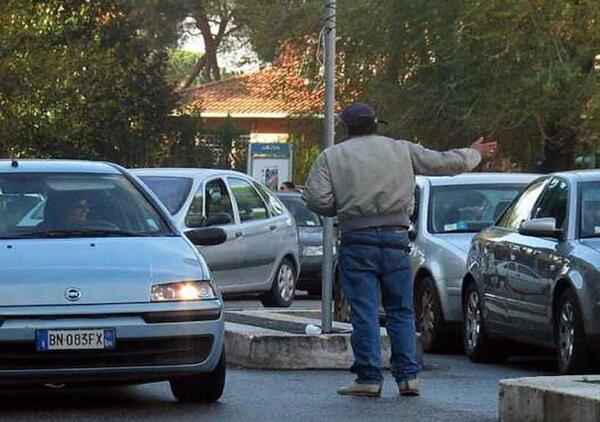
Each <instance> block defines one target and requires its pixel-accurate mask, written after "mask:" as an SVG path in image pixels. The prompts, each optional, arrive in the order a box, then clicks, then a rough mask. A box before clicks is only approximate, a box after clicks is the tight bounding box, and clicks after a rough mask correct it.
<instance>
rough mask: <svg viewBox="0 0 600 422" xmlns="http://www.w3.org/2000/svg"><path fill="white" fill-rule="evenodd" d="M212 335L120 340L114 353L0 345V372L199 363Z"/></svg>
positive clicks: (211, 339)
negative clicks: (46, 349)
mask: <svg viewBox="0 0 600 422" xmlns="http://www.w3.org/2000/svg"><path fill="white" fill-rule="evenodd" d="M212 344H213V336H193V337H185V338H181V339H178V338H173V337H166V338H157V339H135V340H131V339H127V340H119V339H118V338H117V344H116V347H115V349H114V350H77V351H72V350H69V351H63V350H61V351H49V352H38V351H37V350H36V347H35V342H34V341H31V342H6V343H2V344H0V370H10V369H62V368H103V367H120V366H121V367H122V366H158V365H183V364H194V363H200V362H203V361H204V360H206V358H208V355H209V353H210V350H211V348H212Z"/></svg>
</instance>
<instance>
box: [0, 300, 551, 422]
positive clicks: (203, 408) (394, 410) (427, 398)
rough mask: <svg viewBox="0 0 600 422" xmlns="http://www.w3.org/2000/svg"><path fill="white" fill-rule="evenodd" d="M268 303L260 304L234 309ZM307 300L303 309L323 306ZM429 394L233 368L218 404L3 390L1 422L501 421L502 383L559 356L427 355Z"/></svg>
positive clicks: (157, 392)
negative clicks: (369, 390)
mask: <svg viewBox="0 0 600 422" xmlns="http://www.w3.org/2000/svg"><path fill="white" fill-rule="evenodd" d="M238 306H244V307H257V308H258V307H260V305H259V304H258V303H257V302H256V301H252V300H248V299H245V300H238V301H232V302H228V307H229V308H230V309H231V308H235V307H238ZM318 306H319V302H318V301H310V300H300V301H298V303H297V305H296V307H298V308H309V309H310V308H313V309H314V308H318ZM425 362H426V368H425V371H424V372H423V373H422V376H421V380H422V388H423V393H422V395H421V397H418V398H400V397H398V396H397V391H396V386H395V384H394V382H393V379H392V378H391V376H389V374H388V375H387V376H386V384H385V386H384V392H383V397H382V398H380V399H368V398H352V397H339V396H337V395H336V394H335V390H336V389H337V388H338V387H339V386H342V385H344V384H346V383H348V382H350V381H351V380H352V377H351V375H350V374H349V373H347V372H345V371H257V370H243V369H236V368H229V371H228V380H227V386H226V390H225V394H224V396H223V398H222V400H221V402H220V403H217V404H214V405H180V404H178V403H176V402H175V400H174V399H173V397H172V395H171V393H170V390H169V386H168V383H155V384H149V385H142V386H130V387H108V388H94V389H74V390H41V391H19V392H14V391H13V392H10V391H8V392H0V421H41V420H43V421H82V420H90V421H107V420H110V421H119V420H123V421H125V420H126V421H137V420H139V421H144V422H151V421H203V420H207V421H208V420H219V421H261V422H264V421H281V420H287V421H312V420H322V421H328V422H329V421H365V420H377V421H388V420H389V421H392V420H394V421H398V420H402V421H477V422H482V421H495V420H497V382H498V380H500V379H504V378H514V377H521V376H535V375H545V374H553V373H555V372H554V371H555V367H554V363H553V361H552V360H551V359H540V358H536V359H533V358H530V359H528V360H524V359H517V360H512V361H509V363H506V364H503V365H475V364H472V363H470V362H469V361H468V360H467V359H466V358H465V357H464V356H460V355H445V356H440V355H427V356H426V357H425Z"/></svg>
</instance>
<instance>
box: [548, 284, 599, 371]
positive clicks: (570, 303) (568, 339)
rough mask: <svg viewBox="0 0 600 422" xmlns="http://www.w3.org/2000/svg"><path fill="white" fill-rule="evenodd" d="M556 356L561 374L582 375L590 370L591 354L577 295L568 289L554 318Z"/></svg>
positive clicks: (561, 296) (562, 296)
mask: <svg viewBox="0 0 600 422" xmlns="http://www.w3.org/2000/svg"><path fill="white" fill-rule="evenodd" d="M554 333H555V338H556V355H557V358H558V369H559V371H560V373H561V374H581V373H584V372H585V371H586V370H587V369H589V367H590V364H591V359H590V354H589V351H588V349H587V345H586V341H585V332H584V329H583V319H582V317H581V310H580V308H579V302H578V300H577V295H576V294H575V292H574V291H573V290H571V289H567V290H565V291H564V292H562V294H561V295H560V297H559V299H558V304H557V306H556V312H555V318H554Z"/></svg>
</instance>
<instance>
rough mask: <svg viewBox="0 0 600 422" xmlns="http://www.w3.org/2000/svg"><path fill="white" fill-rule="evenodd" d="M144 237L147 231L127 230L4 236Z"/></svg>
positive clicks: (65, 231) (42, 231)
mask: <svg viewBox="0 0 600 422" xmlns="http://www.w3.org/2000/svg"><path fill="white" fill-rule="evenodd" d="M113 236H114V237H143V236H148V234H145V233H136V232H130V231H125V230H93V229H92V230H38V231H34V232H29V233H15V234H14V235H9V236H5V237H3V238H4V239H7V238H8V239H22V238H45V237H48V238H52V237H56V238H65V237H113Z"/></svg>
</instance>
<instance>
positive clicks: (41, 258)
mask: <svg viewBox="0 0 600 422" xmlns="http://www.w3.org/2000/svg"><path fill="white" fill-rule="evenodd" d="M205 268H206V267H205V266H204V265H203V264H202V262H201V261H200V260H199V259H198V256H197V255H196V252H195V251H194V249H193V248H192V247H191V246H190V244H189V243H188V242H186V241H185V240H184V239H183V238H181V237H161V238H147V237H145V238H125V237H119V238H99V239H93V240H91V239H31V240H28V239H27V240H25V239H23V240H10V241H9V240H3V241H0V288H1V289H2V294H1V295H0V306H29V305H31V306H34V305H65V304H73V305H78V304H81V305H83V304H108V303H141V302H148V301H149V300H150V288H151V286H152V285H153V284H156V283H167V282H173V281H180V280H193V279H202V278H206V277H208V274H206V270H205ZM70 288H76V289H78V290H80V292H81V298H80V299H79V300H77V301H74V302H70V301H69V300H67V299H66V297H65V291H66V290H67V289H70Z"/></svg>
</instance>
